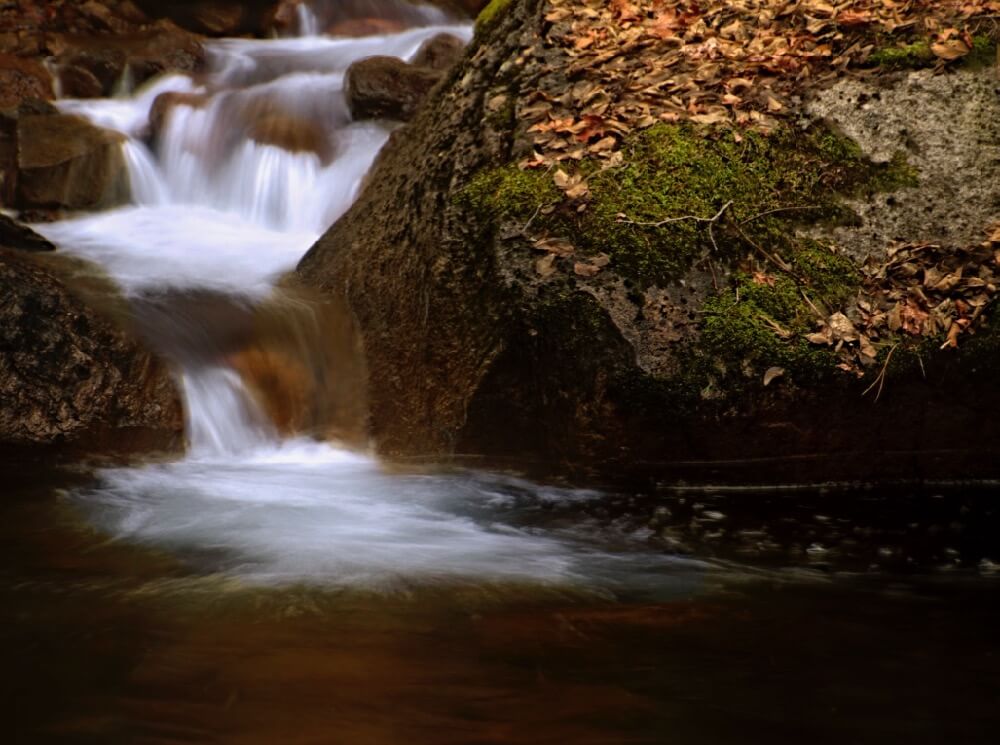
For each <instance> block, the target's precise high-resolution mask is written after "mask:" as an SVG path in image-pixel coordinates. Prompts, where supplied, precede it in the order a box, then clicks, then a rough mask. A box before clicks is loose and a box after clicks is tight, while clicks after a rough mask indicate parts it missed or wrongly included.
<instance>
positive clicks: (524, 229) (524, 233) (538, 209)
mask: <svg viewBox="0 0 1000 745" xmlns="http://www.w3.org/2000/svg"><path fill="white" fill-rule="evenodd" d="M541 210H542V205H538V206H537V207H535V211H534V212H532V213H531V217H529V218H528V222H526V223H524V225H523V226H522V227H521V235H522V236H524V237H525V238H527V237H528V228H530V227H531V223H533V222H534V221H535V218H536V217H538V213H539V212H541Z"/></svg>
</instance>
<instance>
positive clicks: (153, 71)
mask: <svg viewBox="0 0 1000 745" xmlns="http://www.w3.org/2000/svg"><path fill="white" fill-rule="evenodd" d="M50 46H51V47H52V48H54V49H56V50H58V52H57V54H56V55H55V57H54V59H53V65H54V67H55V70H56V74H57V76H58V79H59V83H60V85H61V87H62V89H63V91H62V92H63V95H65V96H75V97H79V98H93V97H101V96H110V95H112V94H113V93H114V92H115V90H116V88H117V87H118V86H119V84H120V83H121V82H122V81H123V80H124V79H125V78H126V76H128V77H129V78H130V81H131V83H132V84H133V85H141V84H142V83H144V82H145V81H147V80H149V79H150V78H152V77H155V76H157V75H160V74H163V73H165V72H183V73H191V72H195V71H197V70H198V69H200V67H201V66H202V64H203V63H204V59H205V52H204V49H203V48H202V45H201V42H200V41H199V39H198V37H197V36H195V35H194V34H191V33H189V32H187V31H183V30H182V29H179V28H177V27H176V26H174V25H173V24H172V23H169V22H160V23H159V24H157V25H156V27H155V28H154V29H150V30H146V31H142V32H137V33H129V34H121V35H115V36H88V37H80V36H62V37H59V38H57V39H55V40H54V41H53V42H52V43H51V45H50Z"/></svg>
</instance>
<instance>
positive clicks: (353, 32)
mask: <svg viewBox="0 0 1000 745" xmlns="http://www.w3.org/2000/svg"><path fill="white" fill-rule="evenodd" d="M405 29H406V24H405V23H404V22H403V21H400V20H396V19H393V18H348V19H345V20H343V21H337V22H336V23H333V24H331V25H330V27H329V28H327V30H326V33H327V34H328V35H329V36H347V37H351V38H358V37H361V36H380V35H383V34H395V33H398V32H400V31H404V30H405Z"/></svg>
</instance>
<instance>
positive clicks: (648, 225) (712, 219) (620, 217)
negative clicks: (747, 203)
mask: <svg viewBox="0 0 1000 745" xmlns="http://www.w3.org/2000/svg"><path fill="white" fill-rule="evenodd" d="M732 206H733V200H731V199H730V200H729V201H728V202H726V203H725V204H724V205H722V208H721V209H720V210H719V211H718V212H716V213H715V215H714V216H713V217H698V216H697V215H683V216H681V217H668V218H667V219H666V220H660V221H658V222H643V221H641V220H630V219H629V218H627V217H626V216H625V215H618V222H620V223H623V224H625V225H638V226H640V227H644V228H662V227H663V226H664V225H670V224H671V223H675V222H684V221H685V220H693V221H694V222H707V223H708V224H709V231H711V226H712V225H713V224H715V223H717V222H718V221H719V219H720V218H721V217H722V215H723V214H725V212H726V210H728V209H729V208H730V207H732ZM712 243H713V244H714V243H715V239H714V238H713V239H712ZM716 248H717V249H718V246H716Z"/></svg>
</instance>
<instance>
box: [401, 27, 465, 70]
mask: <svg viewBox="0 0 1000 745" xmlns="http://www.w3.org/2000/svg"><path fill="white" fill-rule="evenodd" d="M464 51H465V42H464V41H462V40H461V39H459V38H458V37H457V36H452V35H451V34H438V35H437V36H435V37H433V38H430V39H428V40H427V41H425V42H424V43H423V44H421V45H420V49H418V50H417V53H416V55H414V57H413V59H412V60H410V63H411V64H413V65H416V66H417V67H429V68H430V69H432V70H447V69H448V68H449V67H451V66H452V65H454V64H455V63H456V62H458V60H460V59H461V58H462V53H463V52H464Z"/></svg>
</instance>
